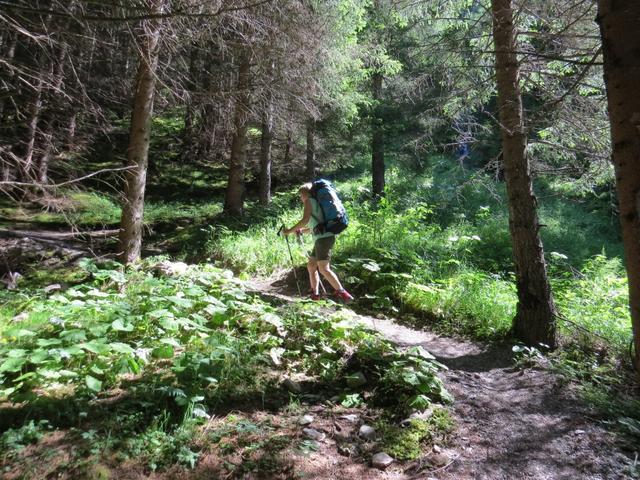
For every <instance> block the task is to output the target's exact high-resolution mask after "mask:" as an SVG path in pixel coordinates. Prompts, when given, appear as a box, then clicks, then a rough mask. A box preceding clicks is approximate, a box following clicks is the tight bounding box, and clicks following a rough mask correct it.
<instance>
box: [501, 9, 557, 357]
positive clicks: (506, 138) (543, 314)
mask: <svg viewBox="0 0 640 480" xmlns="http://www.w3.org/2000/svg"><path fill="white" fill-rule="evenodd" d="M492 11H493V35H494V42H495V49H496V80H497V87H498V108H499V114H500V116H499V118H500V127H501V128H500V129H501V132H502V150H503V161H504V169H505V181H506V185H507V195H508V201H509V229H510V232H511V243H512V246H513V258H514V262H515V271H516V284H517V291H518V307H517V313H516V317H515V318H514V321H513V329H514V333H515V335H516V337H517V338H519V339H520V340H522V341H523V342H525V343H527V344H528V345H537V344H539V343H543V344H545V345H548V346H549V347H552V348H553V347H555V345H556V338H555V333H556V327H555V313H556V312H555V306H554V303H553V297H552V296H551V288H550V286H549V280H548V278H547V269H546V265H545V261H544V250H543V247H542V242H541V241H540V236H539V230H540V224H539V222H538V215H537V212H536V203H537V202H536V197H535V195H534V193H533V186H532V182H531V173H530V168H529V160H528V158H527V152H526V136H525V129H524V119H523V111H522V97H521V95H520V85H519V64H518V59H517V56H516V53H515V52H516V31H515V27H514V24H513V12H512V9H511V0H493V2H492Z"/></svg>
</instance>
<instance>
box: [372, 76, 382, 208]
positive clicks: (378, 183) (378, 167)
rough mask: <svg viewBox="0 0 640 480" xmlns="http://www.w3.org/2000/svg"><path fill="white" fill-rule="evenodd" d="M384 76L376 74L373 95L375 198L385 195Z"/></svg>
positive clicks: (373, 176) (373, 182)
mask: <svg viewBox="0 0 640 480" xmlns="http://www.w3.org/2000/svg"><path fill="white" fill-rule="evenodd" d="M382 78H383V77H382V74H381V73H374V74H373V77H372V93H373V100H374V102H375V104H376V105H375V107H374V111H373V116H372V119H371V183H372V188H373V190H372V193H373V197H374V198H379V197H381V196H383V195H384V170H385V168H384V131H383V125H382V118H381V115H380V102H381V101H382Z"/></svg>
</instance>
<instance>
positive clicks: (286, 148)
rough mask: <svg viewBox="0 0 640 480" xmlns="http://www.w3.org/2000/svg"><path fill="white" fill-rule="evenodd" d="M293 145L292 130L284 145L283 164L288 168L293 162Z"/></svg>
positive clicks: (289, 131) (288, 133)
mask: <svg viewBox="0 0 640 480" xmlns="http://www.w3.org/2000/svg"><path fill="white" fill-rule="evenodd" d="M292 145H293V134H292V133H291V130H287V138H286V143H285V145H284V158H283V159H282V164H283V165H284V166H288V165H289V162H290V161H291V146H292Z"/></svg>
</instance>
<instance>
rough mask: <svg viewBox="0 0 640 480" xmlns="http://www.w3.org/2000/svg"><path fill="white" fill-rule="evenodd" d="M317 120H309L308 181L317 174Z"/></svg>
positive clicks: (306, 172) (306, 170)
mask: <svg viewBox="0 0 640 480" xmlns="http://www.w3.org/2000/svg"><path fill="white" fill-rule="evenodd" d="M315 136H316V121H315V120H314V119H313V118H310V119H309V120H307V161H306V169H305V176H306V177H307V180H308V181H312V180H313V179H314V178H316V175H317V173H318V172H317V168H318V167H317V165H316V141H315Z"/></svg>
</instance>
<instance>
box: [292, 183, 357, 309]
mask: <svg viewBox="0 0 640 480" xmlns="http://www.w3.org/2000/svg"><path fill="white" fill-rule="evenodd" d="M311 187H312V185H311V183H305V184H304V185H302V186H301V187H300V188H299V189H298V193H299V195H300V200H301V201H302V203H303V204H304V211H303V214H302V219H301V220H300V221H299V222H298V223H296V224H295V225H294V226H293V227H291V228H288V229H284V230H283V233H284V234H285V235H291V234H292V233H295V234H297V235H299V234H302V233H311V234H312V235H313V249H312V250H311V252H309V261H308V262H307V271H308V272H309V283H310V284H311V299H312V300H319V299H320V293H319V290H318V288H319V286H320V276H319V275H318V272H320V273H322V276H323V277H324V278H326V279H327V281H328V282H329V284H331V286H332V287H333V288H334V290H335V296H336V297H337V298H338V299H339V300H341V301H343V302H345V303H347V302H350V301H352V300H353V297H352V296H351V294H350V293H349V292H347V291H346V290H345V289H344V288H343V287H342V284H341V283H340V280H339V279H338V276H337V275H336V274H335V273H334V271H333V270H331V266H330V262H331V249H332V248H333V245H334V244H335V242H336V236H335V235H334V234H333V233H331V232H325V233H315V232H314V229H315V227H316V226H317V225H318V224H319V223H320V221H319V219H320V218H322V216H323V215H322V211H321V207H320V204H319V203H318V201H317V200H316V199H315V198H313V197H312V196H311Z"/></svg>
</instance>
